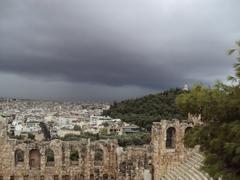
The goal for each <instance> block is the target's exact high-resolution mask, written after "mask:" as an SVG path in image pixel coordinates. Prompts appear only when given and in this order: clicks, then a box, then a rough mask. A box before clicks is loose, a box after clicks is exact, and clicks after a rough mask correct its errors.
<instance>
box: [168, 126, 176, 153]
mask: <svg viewBox="0 0 240 180" xmlns="http://www.w3.org/2000/svg"><path fill="white" fill-rule="evenodd" d="M175 147H176V129H175V128H174V127H169V128H168V129H167V132H166V148H167V149H174V148H175Z"/></svg>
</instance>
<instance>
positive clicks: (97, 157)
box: [94, 148, 103, 161]
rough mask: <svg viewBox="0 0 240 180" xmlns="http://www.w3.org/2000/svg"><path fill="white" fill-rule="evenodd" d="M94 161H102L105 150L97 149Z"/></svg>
mask: <svg viewBox="0 0 240 180" xmlns="http://www.w3.org/2000/svg"><path fill="white" fill-rule="evenodd" d="M94 160H95V161H102V160H103V150H102V149H100V148H99V149H96V150H95V154H94Z"/></svg>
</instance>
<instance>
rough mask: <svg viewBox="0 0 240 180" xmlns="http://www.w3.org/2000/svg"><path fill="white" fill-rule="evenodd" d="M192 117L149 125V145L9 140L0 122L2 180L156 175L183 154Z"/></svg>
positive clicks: (135, 179) (144, 178)
mask: <svg viewBox="0 0 240 180" xmlns="http://www.w3.org/2000/svg"><path fill="white" fill-rule="evenodd" d="M193 126H194V123H193V122H190V121H186V122H180V121H179V120H173V121H167V120H162V121H161V122H157V123H154V124H153V127H152V134H151V136H152V137H151V138H152V141H151V144H150V145H146V146H142V147H127V148H122V147H119V146H118V144H117V141H116V140H98V141H93V142H91V141H90V140H86V139H83V140H81V141H61V140H57V139H56V140H52V141H30V142H24V141H20V140H13V139H8V138H7V137H6V132H5V131H4V124H1V122H0V128H1V129H2V130H1V132H0V180H158V179H160V177H161V176H162V175H164V173H165V172H166V171H167V170H168V169H169V168H172V167H175V166H176V164H178V163H180V162H181V161H182V160H184V159H185V158H187V156H188V154H187V149H186V148H185V147H184V143H183V137H184V134H185V131H187V130H188V129H189V128H191V127H193Z"/></svg>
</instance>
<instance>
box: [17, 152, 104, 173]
mask: <svg viewBox="0 0 240 180" xmlns="http://www.w3.org/2000/svg"><path fill="white" fill-rule="evenodd" d="M94 152H95V153H94V161H95V162H101V161H103V157H104V152H103V150H102V149H100V148H98V149H96V150H95V151H94ZM69 159H70V162H71V164H72V165H78V162H79V159H80V156H79V151H78V150H77V149H73V148H72V149H71V150H70V156H69ZM45 160H46V166H54V165H55V155H54V151H53V150H52V149H50V148H48V149H46V151H45ZM21 163H24V151H23V150H21V149H17V150H16V151H15V165H18V164H21ZM29 166H30V168H40V166H41V153H40V151H39V150H38V149H32V150H30V151H29Z"/></svg>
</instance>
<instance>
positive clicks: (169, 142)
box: [151, 120, 194, 179]
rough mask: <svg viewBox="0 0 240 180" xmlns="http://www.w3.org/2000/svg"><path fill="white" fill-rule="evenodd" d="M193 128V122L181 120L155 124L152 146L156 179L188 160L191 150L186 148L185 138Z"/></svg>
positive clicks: (163, 121)
mask: <svg viewBox="0 0 240 180" xmlns="http://www.w3.org/2000/svg"><path fill="white" fill-rule="evenodd" d="M193 126H194V124H193V122H187V121H186V122H180V121H179V120H174V121H166V120H162V121H161V122H156V123H154V124H153V127H152V142H151V145H152V147H153V153H152V159H153V163H152V164H153V170H154V173H153V177H154V179H159V177H161V176H162V175H164V174H165V173H166V172H167V171H168V169H171V168H172V167H175V166H176V165H177V164H178V163H180V162H182V161H183V160H184V159H186V158H188V155H189V150H188V149H186V148H185V147H184V143H183V138H184V134H185V133H186V131H188V130H190V129H191V128H192V127H193Z"/></svg>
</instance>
